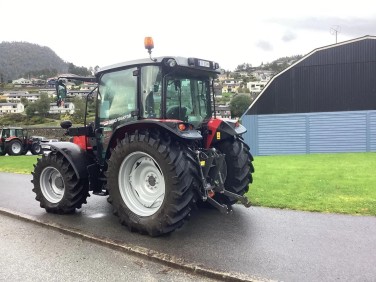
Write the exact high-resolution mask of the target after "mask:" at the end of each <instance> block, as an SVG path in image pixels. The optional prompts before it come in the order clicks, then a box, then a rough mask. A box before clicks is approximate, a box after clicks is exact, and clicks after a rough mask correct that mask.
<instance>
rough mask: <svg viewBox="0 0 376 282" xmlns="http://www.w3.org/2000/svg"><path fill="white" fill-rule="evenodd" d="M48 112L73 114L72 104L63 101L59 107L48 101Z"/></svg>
mask: <svg viewBox="0 0 376 282" xmlns="http://www.w3.org/2000/svg"><path fill="white" fill-rule="evenodd" d="M48 112H49V113H50V114H65V113H68V114H70V115H72V114H74V104H73V103H70V102H66V103H64V105H63V106H61V107H59V106H57V105H56V103H50V110H49V111H48Z"/></svg>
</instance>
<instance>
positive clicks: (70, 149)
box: [46, 142, 90, 179]
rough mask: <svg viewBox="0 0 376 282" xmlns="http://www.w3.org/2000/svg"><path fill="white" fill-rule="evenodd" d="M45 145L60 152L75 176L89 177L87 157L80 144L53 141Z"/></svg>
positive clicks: (80, 177)
mask: <svg viewBox="0 0 376 282" xmlns="http://www.w3.org/2000/svg"><path fill="white" fill-rule="evenodd" d="M46 147H50V149H51V151H57V152H59V153H61V154H62V155H63V156H64V157H65V158H66V159H67V160H68V161H69V163H70V164H71V166H72V167H73V169H74V172H75V173H76V175H77V178H79V179H85V178H88V177H89V173H88V171H87V167H88V165H90V162H89V158H88V156H87V153H86V152H85V150H83V149H82V148H81V147H80V146H78V145H76V144H74V143H71V142H53V144H50V143H49V144H48V145H47V144H46Z"/></svg>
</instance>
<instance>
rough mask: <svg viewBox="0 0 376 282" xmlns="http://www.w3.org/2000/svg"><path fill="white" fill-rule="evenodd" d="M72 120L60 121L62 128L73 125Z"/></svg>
mask: <svg viewBox="0 0 376 282" xmlns="http://www.w3.org/2000/svg"><path fill="white" fill-rule="evenodd" d="M72 125H73V124H72V122H71V121H70V120H64V121H62V122H61V123H60V126H61V128H63V129H68V128H70V127H72Z"/></svg>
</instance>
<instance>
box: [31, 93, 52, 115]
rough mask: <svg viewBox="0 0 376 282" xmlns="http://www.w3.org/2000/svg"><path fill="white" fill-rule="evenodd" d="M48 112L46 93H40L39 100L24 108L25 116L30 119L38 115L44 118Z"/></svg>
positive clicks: (48, 100)
mask: <svg viewBox="0 0 376 282" xmlns="http://www.w3.org/2000/svg"><path fill="white" fill-rule="evenodd" d="M49 110H50V98H48V95H47V94H46V93H42V94H40V96H39V99H38V100H37V101H35V102H34V103H29V104H28V106H27V108H26V115H27V116H28V117H32V116H35V115H39V116H40V117H46V116H47V115H48V111H49Z"/></svg>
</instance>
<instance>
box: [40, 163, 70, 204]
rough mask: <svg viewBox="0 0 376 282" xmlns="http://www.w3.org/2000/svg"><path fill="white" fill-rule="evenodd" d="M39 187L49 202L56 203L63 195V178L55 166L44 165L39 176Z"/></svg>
mask: <svg viewBox="0 0 376 282" xmlns="http://www.w3.org/2000/svg"><path fill="white" fill-rule="evenodd" d="M40 188H41V190H42V194H43V196H44V197H45V198H46V199H47V200H48V201H49V202H50V203H58V202H60V201H61V199H62V198H63V196H64V191H65V184H64V179H63V177H62V175H61V174H60V172H59V171H58V170H57V169H56V168H54V167H51V166H49V167H46V168H45V169H44V170H43V171H42V173H41V176H40Z"/></svg>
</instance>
